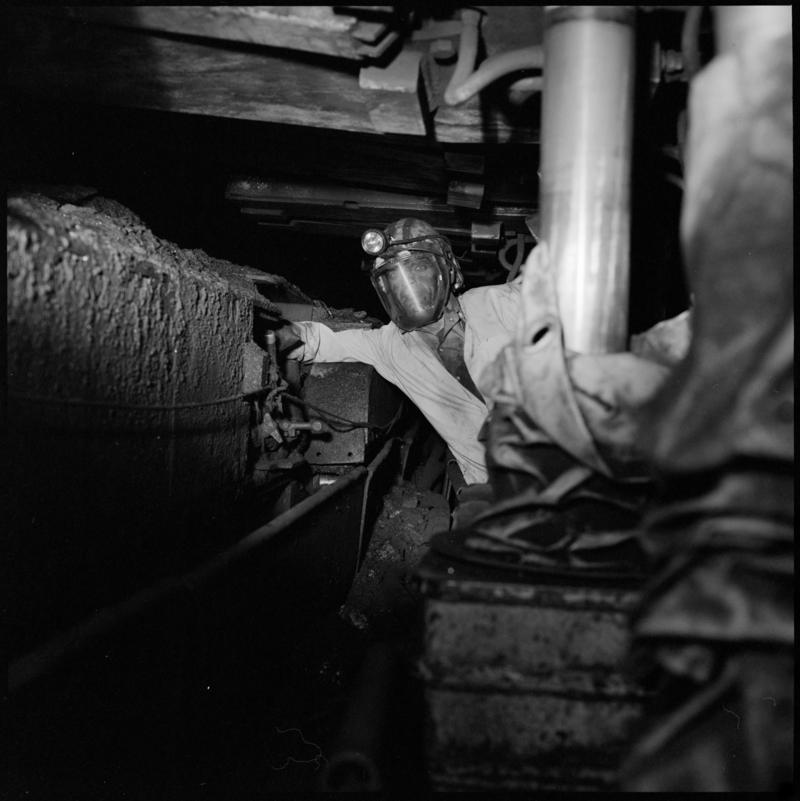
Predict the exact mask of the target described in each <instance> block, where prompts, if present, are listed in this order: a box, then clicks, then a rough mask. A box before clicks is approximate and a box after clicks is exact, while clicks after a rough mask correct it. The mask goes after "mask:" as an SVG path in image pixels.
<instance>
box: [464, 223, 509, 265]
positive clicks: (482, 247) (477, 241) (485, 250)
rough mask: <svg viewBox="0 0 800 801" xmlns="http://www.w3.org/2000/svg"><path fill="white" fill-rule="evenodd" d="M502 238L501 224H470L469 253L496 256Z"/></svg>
mask: <svg viewBox="0 0 800 801" xmlns="http://www.w3.org/2000/svg"><path fill="white" fill-rule="evenodd" d="M502 238H503V223H501V222H499V223H476V222H474V223H472V239H471V243H470V245H471V251H472V253H474V254H476V255H481V256H491V257H492V258H495V257H496V256H497V249H498V248H499V247H500V240H501V239H502Z"/></svg>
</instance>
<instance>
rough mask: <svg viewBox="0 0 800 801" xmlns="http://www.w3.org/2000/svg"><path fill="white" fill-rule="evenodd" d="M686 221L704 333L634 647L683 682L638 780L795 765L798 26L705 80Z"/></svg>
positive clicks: (750, 774)
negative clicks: (794, 103)
mask: <svg viewBox="0 0 800 801" xmlns="http://www.w3.org/2000/svg"><path fill="white" fill-rule="evenodd" d="M689 119H690V127H689V142H688V163H687V176H686V197H685V202H684V208H683V214H682V220H681V228H682V239H683V243H684V253H685V257H686V258H685V261H686V264H687V269H688V271H689V279H690V284H691V286H692V289H693V292H694V304H695V305H694V309H693V315H692V316H693V319H692V328H693V337H692V341H691V344H690V347H689V352H688V354H687V356H686V358H685V359H684V360H683V361H682V362H680V363H679V364H678V365H677V366H676V368H675V370H674V372H673V373H672V375H671V376H670V377H669V378H668V380H667V381H666V382H665V384H664V385H663V387H662V389H661V390H660V391H659V393H658V394H657V395H656V396H655V397H654V398H653V400H652V402H651V403H649V404H648V405H647V407H646V408H645V409H644V410H643V412H642V417H641V420H642V425H643V426H645V427H646V428H647V429H648V430H649V431H650V432H651V436H650V438H649V440H648V441H647V442H646V443H645V452H646V454H647V455H648V456H649V459H650V462H651V464H652V465H653V468H654V470H655V471H656V473H657V475H658V476H659V478H660V481H661V484H662V487H663V490H662V493H661V495H660V497H659V498H658V499H657V501H656V502H655V503H654V505H653V507H652V508H651V510H650V512H649V514H648V516H647V517H646V518H645V520H644V521H643V525H642V534H641V537H640V541H641V543H642V546H643V548H644V549H645V551H646V552H647V554H648V555H649V558H650V562H651V565H652V568H651V569H652V572H653V574H654V575H653V578H652V580H651V581H650V582H649V584H648V585H647V586H646V587H645V592H644V594H643V597H642V601H641V603H640V606H639V608H638V609H637V610H636V612H635V614H634V616H633V619H632V625H633V635H634V639H633V650H634V652H638V653H640V654H642V653H644V654H649V656H650V658H651V660H652V663H653V664H655V666H656V669H657V670H660V671H662V672H663V674H664V676H666V677H670V678H671V679H672V680H680V681H682V682H684V685H683V686H684V687H685V689H684V691H683V692H682V693H672V694H671V696H670V697H671V698H672V700H671V702H669V703H667V704H666V706H664V705H663V704H662V707H664V708H661V709H658V710H655V711H653V712H649V713H648V715H647V717H646V719H645V722H644V726H643V730H642V732H641V734H640V736H639V737H637V738H636V741H635V745H634V747H633V748H632V749H631V753H630V754H629V756H628V759H627V760H626V764H625V766H624V769H623V782H622V785H623V789H625V790H632V791H640V792H641V791H647V792H672V791H682V792H686V791H719V792H726V791H728V792H729V791H750V790H753V791H781V790H784V791H786V790H789V788H790V785H791V782H792V780H793V750H794V749H793V720H792V712H791V711H790V710H791V709H792V707H793V699H794V691H793V683H794V676H793V671H794V657H793V653H794V553H793V544H794V365H793V347H794V346H793V340H794V310H793V271H794V261H793V248H794V241H793V237H794V228H793V224H794V220H793V213H794V208H793V149H792V147H793V124H792V50H791V34H790V33H789V32H787V34H786V35H785V36H782V37H777V38H776V37H771V38H765V37H761V38H752V39H750V41H749V42H747V43H746V44H745V46H744V47H742V48H741V49H740V50H739V51H738V52H731V53H725V54H723V55H721V56H718V57H717V58H715V59H714V60H713V61H712V62H711V63H710V64H709V65H708V66H707V67H706V68H705V69H704V70H703V71H702V72H701V73H699V74H698V75H697V77H696V78H695V79H694V81H693V83H692V86H691V88H690V97H689Z"/></svg>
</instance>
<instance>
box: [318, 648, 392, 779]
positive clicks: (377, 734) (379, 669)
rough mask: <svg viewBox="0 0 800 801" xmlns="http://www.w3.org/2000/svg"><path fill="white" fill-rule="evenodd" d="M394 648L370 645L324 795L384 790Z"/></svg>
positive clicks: (329, 763)
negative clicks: (383, 771)
mask: <svg viewBox="0 0 800 801" xmlns="http://www.w3.org/2000/svg"><path fill="white" fill-rule="evenodd" d="M399 666H400V663H399V657H398V653H397V651H396V650H395V647H394V646H393V645H392V644H391V643H388V642H378V643H375V644H374V645H372V646H370V648H369V650H368V651H367V653H366V655H365V656H364V661H363V662H362V664H361V667H360V669H359V671H358V674H357V676H356V679H355V681H354V682H353V689H352V690H351V693H350V698H349V700H348V703H347V708H346V709H345V713H344V716H343V718H342V723H341V725H340V727H339V732H338V734H337V737H336V741H335V743H334V745H333V748H332V750H331V754H330V757H329V758H328V761H327V763H326V765H325V768H324V771H323V774H322V777H321V790H323V791H325V792H343V791H344V792H347V791H351V792H376V791H378V790H380V789H381V785H382V781H381V771H380V763H381V755H382V752H383V745H384V740H385V734H386V726H387V723H388V720H387V718H388V709H389V704H390V701H391V698H392V692H393V690H394V685H395V682H396V679H397V678H398V668H399Z"/></svg>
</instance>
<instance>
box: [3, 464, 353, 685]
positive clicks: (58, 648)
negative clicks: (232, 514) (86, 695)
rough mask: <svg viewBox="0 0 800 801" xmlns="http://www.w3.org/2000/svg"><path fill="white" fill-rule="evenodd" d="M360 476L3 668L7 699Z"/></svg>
mask: <svg viewBox="0 0 800 801" xmlns="http://www.w3.org/2000/svg"><path fill="white" fill-rule="evenodd" d="M366 472H367V468H366V467H357V468H355V469H354V470H351V471H350V472H349V473H345V475H343V476H341V477H340V478H339V479H338V480H337V481H336V482H334V483H333V484H331V485H329V486H327V487H323V488H321V489H320V490H319V491H317V492H315V493H314V494H313V495H311V496H310V497H308V498H306V499H305V500H302V501H301V502H300V503H298V504H297V505H296V506H293V507H292V508H291V509H288V510H287V511H286V512H284V513H283V514H282V515H280V516H279V517H276V518H275V519H274V520H271V521H270V522H269V523H267V524H266V525H264V526H261V527H260V528H257V529H256V530H255V531H252V532H251V533H250V534H248V535H247V536H246V537H244V538H243V539H241V540H239V542H237V543H236V544H235V545H233V546H232V547H231V548H228V549H227V550H225V551H223V552H222V553H220V554H217V556H215V557H213V558H212V559H209V560H208V561H207V562H205V563H203V564H202V565H200V567H198V568H196V569H195V570H192V571H191V572H189V573H185V574H184V575H182V576H178V577H172V578H168V579H164V580H163V581H161V582H159V583H158V584H156V585H154V586H152V587H148V588H146V589H144V590H141V591H140V592H138V593H136V594H135V595H133V596H132V597H130V598H128V599H126V600H125V601H122V602H121V603H119V604H116V605H114V606H109V607H106V608H105V609H101V610H100V611H99V612H97V613H96V614H94V615H93V616H92V617H91V618H89V619H87V620H84V621H83V622H81V623H79V624H77V625H76V626H73V627H72V628H70V629H68V630H67V631H63V632H61V633H59V634H57V635H56V636H55V637H53V638H52V639H50V640H49V641H48V642H46V643H45V644H44V645H43V646H41V647H40V648H37V649H36V650H35V651H33V652H32V653H29V654H26V655H25V656H22V657H20V658H19V659H16V660H15V661H14V662H12V663H11V664H10V665H9V667H8V692H9V694H13V693H15V692H17V691H19V690H21V689H22V688H24V687H25V686H26V685H28V684H30V683H31V682H33V681H34V680H36V679H37V678H39V677H40V676H42V675H45V674H47V673H50V672H51V671H52V670H53V669H55V668H56V667H58V666H59V665H60V664H62V663H63V662H64V661H65V660H66V659H68V658H69V657H70V656H73V655H75V654H77V653H79V652H80V651H81V650H82V649H83V648H85V647H86V646H87V645H88V644H90V643H91V642H93V641H95V640H97V639H98V638H100V637H102V636H104V635H107V634H109V633H110V632H112V631H113V630H115V629H116V628H118V627H119V626H121V625H122V624H124V623H126V622H129V621H132V620H134V619H136V618H138V617H140V616H141V615H142V614H143V613H145V612H147V611H148V610H152V609H154V608H156V607H158V606H159V605H161V604H163V603H164V602H166V601H167V600H169V599H171V598H174V597H175V596H178V595H179V594H181V593H183V592H186V591H187V590H190V591H193V592H196V591H197V590H199V589H200V588H201V587H202V586H203V585H205V584H207V583H208V582H209V580H210V579H212V578H216V577H217V576H218V575H219V574H220V573H222V572H224V571H225V570H227V569H229V568H231V567H233V566H234V565H235V564H236V563H237V562H240V561H241V560H242V559H243V558H244V557H245V556H249V555H251V554H252V551H254V550H255V549H256V548H259V547H261V546H262V545H264V544H265V543H267V542H269V541H270V540H273V539H275V537H277V536H278V535H279V534H281V533H283V532H284V531H286V529H288V528H290V527H291V526H292V525H293V524H294V523H296V522H297V521H298V520H300V519H301V518H302V517H303V516H305V515H307V514H309V513H310V512H312V511H313V510H314V509H316V508H317V507H318V506H320V505H321V504H323V503H325V502H326V501H327V500H329V499H330V498H332V497H333V496H335V495H338V494H339V493H340V492H341V491H342V490H344V489H346V488H347V487H349V486H350V485H351V484H353V483H355V482H356V481H359V480H360V479H361V478H362V477H363V476H364V475H365V474H366Z"/></svg>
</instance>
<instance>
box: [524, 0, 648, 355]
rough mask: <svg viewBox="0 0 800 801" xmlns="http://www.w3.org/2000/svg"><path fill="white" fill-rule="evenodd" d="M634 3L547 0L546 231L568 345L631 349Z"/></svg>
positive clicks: (542, 190)
mask: <svg viewBox="0 0 800 801" xmlns="http://www.w3.org/2000/svg"><path fill="white" fill-rule="evenodd" d="M634 16H635V10H634V8H633V7H632V6H548V7H547V8H546V11H545V37H544V50H545V59H544V63H545V67H544V94H543V98H542V142H541V184H540V187H541V188H540V202H541V215H542V239H543V240H544V241H545V242H547V245H548V247H549V252H550V258H551V265H552V268H553V270H554V272H555V276H556V282H557V289H558V302H559V310H560V315H561V322H562V325H563V330H564V339H565V345H566V347H567V348H569V349H571V350H575V351H579V352H581V353H613V352H617V351H622V350H625V349H626V345H627V336H628V287H629V249H630V248H629V244H630V192H631V186H630V184H631V181H630V171H631V139H632V126H633V88H634Z"/></svg>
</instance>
